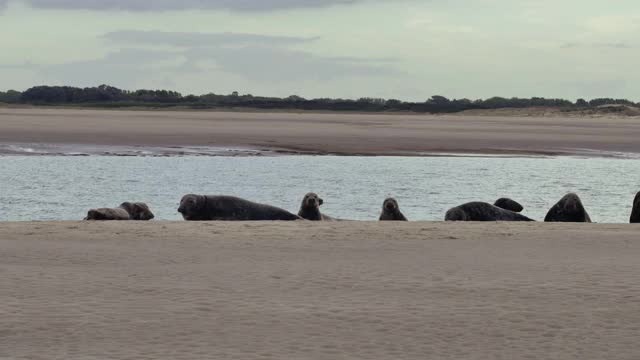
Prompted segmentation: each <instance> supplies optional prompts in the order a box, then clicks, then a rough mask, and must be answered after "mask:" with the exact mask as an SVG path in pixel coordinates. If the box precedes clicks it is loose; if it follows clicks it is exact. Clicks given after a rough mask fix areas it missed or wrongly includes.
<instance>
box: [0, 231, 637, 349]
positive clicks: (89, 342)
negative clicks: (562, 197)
mask: <svg viewBox="0 0 640 360" xmlns="http://www.w3.org/2000/svg"><path fill="white" fill-rule="evenodd" d="M639 230H640V229H639V228H638V227H636V226H630V225H597V224H576V225H571V224H515V223H486V224H469V223H464V224H454V223H448V224H445V223H407V224H380V223H322V224H315V223H314V224H310V223H286V224H277V223H262V224H258V223H184V222H177V223H170V222H167V223H163V222H151V223H142V224H141V223H78V222H57V223H1V224H0V248H2V251H0V277H1V278H2V281H0V315H1V316H2V326H1V327H0V334H1V336H0V358H2V359H53V358H59V359H134V358H135V359H232V358H233V359H456V360H460V359H580V360H584V359H594V360H595V359H598V360H599V359H629V360H631V359H637V358H638V356H639V354H640V343H638V341H637V337H638V334H640V312H638V306H639V303H638V301H639V299H640V285H639V284H640V263H639V262H638V258H639V257H640V243H638V241H637V240H638V236H637V235H638V231H639Z"/></svg>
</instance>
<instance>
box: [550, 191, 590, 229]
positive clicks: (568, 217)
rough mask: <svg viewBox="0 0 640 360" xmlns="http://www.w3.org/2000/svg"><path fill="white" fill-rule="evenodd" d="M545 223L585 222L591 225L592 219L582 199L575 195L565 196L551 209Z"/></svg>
mask: <svg viewBox="0 0 640 360" xmlns="http://www.w3.org/2000/svg"><path fill="white" fill-rule="evenodd" d="M544 221H545V222H584V223H590V222H591V218H590V217H589V214H587V210H585V209H584V205H582V201H581V200H580V197H579V196H578V195H576V194H574V193H570V194H567V195H565V196H564V197H563V198H562V199H560V201H558V202H557V203H556V204H555V205H553V206H552V207H551V209H549V212H548V213H547V216H545V218H544Z"/></svg>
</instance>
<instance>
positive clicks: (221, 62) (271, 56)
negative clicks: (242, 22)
mask: <svg viewBox="0 0 640 360" xmlns="http://www.w3.org/2000/svg"><path fill="white" fill-rule="evenodd" d="M185 56H186V58H187V59H188V61H189V62H190V63H191V64H194V65H193V66H192V68H197V65H195V64H197V62H198V61H202V60H212V61H214V62H215V63H216V64H217V66H218V67H219V69H220V70H221V71H224V72H228V73H233V74H236V75H240V76H243V77H245V78H247V79H249V80H253V81H297V80H317V81H323V80H328V79H333V78H342V77H352V76H364V75H366V76H382V75H393V74H397V71H396V70H395V69H393V68H392V67H390V66H388V65H386V64H384V65H383V64H375V63H370V62H369V61H367V59H357V58H352V59H351V60H344V59H339V60H336V59H334V58H330V57H323V56H317V55H314V54H311V53H307V52H303V51H293V50H289V49H282V48H270V47H265V46H246V47H240V48H208V49H204V48H199V49H190V50H188V51H187V52H186V53H185Z"/></svg>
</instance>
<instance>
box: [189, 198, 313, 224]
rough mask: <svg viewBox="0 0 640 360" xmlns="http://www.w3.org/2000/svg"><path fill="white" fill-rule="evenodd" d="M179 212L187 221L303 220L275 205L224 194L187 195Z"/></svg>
mask: <svg viewBox="0 0 640 360" xmlns="http://www.w3.org/2000/svg"><path fill="white" fill-rule="evenodd" d="M178 212H179V213H181V214H182V217H183V218H184V219H185V220H187V221H213V220H220V221H274V220H302V218H301V217H300V216H298V215H294V214H292V213H290V212H288V211H287V210H284V209H281V208H278V207H275V206H271V205H266V204H258V203H255V202H252V201H249V200H245V199H241V198H239V197H235V196H224V195H194V194H189V195H185V196H183V197H182V200H181V201H180V207H179V208H178Z"/></svg>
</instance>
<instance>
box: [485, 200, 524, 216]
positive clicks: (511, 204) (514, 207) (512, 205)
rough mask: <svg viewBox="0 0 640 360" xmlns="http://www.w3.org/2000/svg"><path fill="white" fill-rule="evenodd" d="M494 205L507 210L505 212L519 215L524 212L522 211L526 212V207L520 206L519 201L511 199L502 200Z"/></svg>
mask: <svg viewBox="0 0 640 360" xmlns="http://www.w3.org/2000/svg"><path fill="white" fill-rule="evenodd" d="M493 205H495V206H497V207H499V208H501V209H505V210H509V211H513V212H517V213H519V212H522V210H524V207H523V206H522V205H520V204H519V203H518V202H517V201H515V200H512V199H509V198H500V199H498V200H496V202H495V203H494V204H493Z"/></svg>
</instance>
